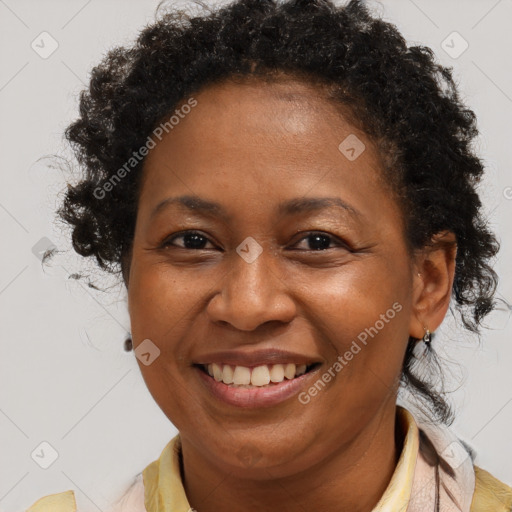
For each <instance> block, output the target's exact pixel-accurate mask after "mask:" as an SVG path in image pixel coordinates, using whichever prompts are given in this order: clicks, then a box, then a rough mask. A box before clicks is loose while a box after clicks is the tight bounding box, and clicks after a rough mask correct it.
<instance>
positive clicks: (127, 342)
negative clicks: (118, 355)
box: [124, 336, 133, 352]
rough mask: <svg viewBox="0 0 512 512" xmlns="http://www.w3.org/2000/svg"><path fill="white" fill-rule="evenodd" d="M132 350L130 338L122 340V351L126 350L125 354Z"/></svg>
mask: <svg viewBox="0 0 512 512" xmlns="http://www.w3.org/2000/svg"><path fill="white" fill-rule="evenodd" d="M132 348H133V342H132V338H131V336H128V337H127V338H126V339H125V340H124V349H125V350H126V352H130V350H132Z"/></svg>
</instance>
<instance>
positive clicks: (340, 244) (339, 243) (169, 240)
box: [160, 230, 351, 252]
mask: <svg viewBox="0 0 512 512" xmlns="http://www.w3.org/2000/svg"><path fill="white" fill-rule="evenodd" d="M186 235H198V236H200V237H202V238H204V239H205V240H207V241H208V242H209V243H212V242H211V240H210V239H209V238H208V237H207V236H205V235H203V234H202V233H201V232H199V231H195V230H189V231H182V232H181V233H178V234H175V235H172V236H171V237H170V238H166V239H165V240H164V241H163V243H162V245H161V246H160V247H161V248H162V249H166V248H168V247H174V248H177V249H184V250H186V251H205V250H208V249H188V248H187V247H180V246H177V245H173V244H172V242H174V240H176V239H178V238H183V237H184V236H186ZM315 235H318V236H322V237H325V238H328V239H330V241H332V242H334V243H336V244H337V246H338V247H341V248H343V249H346V250H348V251H351V248H350V247H349V246H348V244H347V243H345V242H342V241H341V240H339V239H338V238H337V237H335V236H334V235H330V234H328V233H325V232H323V231H310V232H308V233H307V234H306V236H304V237H302V238H301V239H299V240H298V241H297V242H296V244H298V243H299V242H302V241H303V240H306V239H308V238H310V237H313V236H315ZM296 244H295V245H296ZM333 248H334V247H328V248H327V249H309V251H310V252H325V251H328V250H329V249H333Z"/></svg>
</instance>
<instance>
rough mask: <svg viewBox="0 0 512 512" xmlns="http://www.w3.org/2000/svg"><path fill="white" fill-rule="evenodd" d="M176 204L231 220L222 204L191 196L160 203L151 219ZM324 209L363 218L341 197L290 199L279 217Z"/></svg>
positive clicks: (281, 208)
mask: <svg viewBox="0 0 512 512" xmlns="http://www.w3.org/2000/svg"><path fill="white" fill-rule="evenodd" d="M174 204H177V205H178V206H180V207H184V208H186V209H188V210H190V211H192V212H198V213H200V214H203V215H207V216H217V217H219V218H221V219H222V220H224V221H225V222H228V221H229V220H230V218H231V216H230V215H228V213H227V211H226V210H225V209H224V208H223V206H222V205H221V204H219V203H215V202H213V201H208V200H206V199H202V198H200V197H197V196H191V195H184V196H178V197H168V198H167V199H164V200H162V201H160V202H159V203H158V204H157V205H156V207H155V209H154V210H153V211H152V212H151V215H150V218H151V219H152V218H153V217H155V216H156V215H157V214H158V213H159V212H161V211H162V210H164V209H166V208H168V207H169V206H170V205H174ZM324 208H336V209H338V210H342V211H343V212H347V213H349V214H351V215H353V216H355V217H361V216H362V214H361V212H359V211H358V210H357V209H356V208H354V207H353V206H351V205H350V204H348V203H346V202H345V201H343V200H342V199H340V198H339V197H297V198H294V199H289V200H288V201H285V202H283V203H281V204H279V206H278V210H277V213H278V215H279V216H281V217H283V216H287V215H296V214H300V213H307V212H314V211H318V210H322V209H324Z"/></svg>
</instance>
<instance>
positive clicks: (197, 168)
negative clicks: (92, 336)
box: [128, 81, 414, 475]
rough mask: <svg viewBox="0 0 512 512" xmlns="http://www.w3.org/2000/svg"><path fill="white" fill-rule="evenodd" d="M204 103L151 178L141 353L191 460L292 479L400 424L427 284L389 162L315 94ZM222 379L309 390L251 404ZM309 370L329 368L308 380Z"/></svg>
mask: <svg viewBox="0 0 512 512" xmlns="http://www.w3.org/2000/svg"><path fill="white" fill-rule="evenodd" d="M194 99H195V100H196V101H197V105H195V106H194V107H193V108H191V109H190V110H191V111H190V112H189V113H188V114H186V115H185V114H183V112H184V111H182V115H181V116H180V120H179V123H177V124H175V125H174V127H173V128H172V130H169V131H168V133H165V131H164V136H163V137H162V140H161V141H159V142H157V145H156V147H155V148H154V149H152V150H151V151H150V153H149V155H148V156H147V159H146V161H145V166H144V173H145V181H144V185H143V187H142V190H141V195H140V202H139V205H138V216H137V223H136V230H135V235H134V240H133V252H132V259H131V266H130V272H129V286H128V299H129V313H130V318H131V327H132V337H133V344H134V348H135V350H136V353H137V355H138V357H139V365H140V369H141V372H142V375H143V377H144V380H145V382H146V384H147V386H148V388H149V390H150V392H151V394H152V395H153V397H154V399H155V400H156V402H157V403H158V405H159V406H160V407H161V409H162V410H163V412H164V413H165V414H166V415H167V417H168V418H169V419H170V420H171V422H172V423H173V424H174V425H175V426H176V428H178V430H179V431H180V434H181V437H182V440H183V442H184V443H188V444H189V446H193V447H194V449H195V450H196V451H197V452H198V453H201V454H202V456H203V457H205V459H207V460H209V461H210V463H212V464H215V465H217V466H219V467H222V468H224V469H227V470H231V471H232V470H234V469H236V470H237V471H247V472H250V471H252V472H253V473H252V474H256V473H254V472H255V471H257V470H258V468H267V469H269V468H273V469H274V472H273V474H274V475H277V474H282V475H285V474H291V473H292V472H297V471H300V470H301V469H306V468H308V467H311V466H312V465H314V464H317V463H319V462H320V461H322V460H324V459H326V458H327V457H329V456H330V455H332V454H333V452H334V451H335V450H338V449H345V448H348V447H349V446H350V443H351V442H352V441H353V440H354V439H356V438H357V437H358V436H360V435H361V433H362V432H365V431H366V432H367V433H368V437H371V435H372V432H373V433H375V432H376V431H377V430H378V428H379V427H378V425H379V423H380V422H381V421H383V420H384V419H385V418H387V419H389V417H390V415H391V414H392V415H394V412H395V399H396V394H395V392H396V389H397V382H398V380H397V379H398V378H399V376H400V371H401V366H402V361H403V357H404V353H405V348H406V345H407V341H408V336H409V328H410V322H411V316H412V308H411V297H412V284H413V278H412V276H413V274H414V271H413V270H412V262H411V260H410V257H409V254H408V252H407V249H406V243H405V240H404V235H403V233H404V228H403V219H402V216H401V213H400V210H399V208H398V206H397V204H396V203H395V201H394V199H393V197H392V196H391V194H390V191H389V190H388V189H387V187H386V186H384V185H383V183H382V181H381V179H380V178H379V176H380V169H381V167H380V166H381V164H380V161H379V158H378V154H377V153H376V150H375V148H374V146H373V145H372V144H371V143H370V141H369V140H368V139H367V138H366V137H365V134H364V133H361V132H359V131H357V130H356V129H355V128H354V127H353V126H351V125H350V124H348V123H347V122H346V121H344V119H343V118H342V117H340V114H339V113H338V112H336V111H335V110H334V108H333V107H332V106H331V105H330V104H329V103H327V102H325V101H324V100H322V99H321V98H319V97H318V96H317V95H316V94H315V88H313V87H312V86H309V85H305V84H302V83H299V82H293V81H289V82H281V83H275V84H272V85H268V84H267V85H265V84H263V83H260V82H257V81H255V82H252V83H248V84H243V85H242V84H234V83H230V82H225V83H223V84H221V85H216V86H211V87H209V88H206V89H204V90H203V91H202V92H201V93H199V94H197V95H196V96H194ZM191 104H192V103H191ZM194 104H195V103H194ZM186 111H188V109H186ZM347 137H348V139H347ZM343 141H345V142H343ZM340 144H341V147H340ZM363 144H364V146H363ZM182 196H188V197H189V198H193V199H195V200H197V202H196V203H195V204H192V202H191V201H188V203H187V201H184V202H180V200H179V199H178V198H180V197H182ZM313 198H315V200H313ZM328 198H329V202H328V201H327V199H328ZM170 199H174V201H172V202H171V201H170ZM163 201H167V202H166V203H162V202H163ZM206 203H208V204H209V203H216V204H217V205H216V206H214V207H213V206H211V205H210V206H206ZM322 203H324V204H322ZM187 204H188V205H187ZM188 231H194V232H196V233H197V234H196V235H195V236H194V234H190V233H189V234H187V233H186V232H188ZM178 233H179V235H178ZM173 235H177V236H175V238H174V239H172V237H173ZM315 235H316V236H315ZM144 340H150V342H148V341H145V342H144V343H145V345H141V348H140V349H139V350H137V348H138V347H139V345H140V344H141V343H142V342H143V341H144ZM155 346H156V347H157V349H158V350H159V351H160V352H159V354H158V351H157V349H156V348H155ZM140 352H144V353H146V355H145V356H143V357H140V356H141V354H140ZM147 354H149V355H147ZM157 354H158V355H157ZM155 356H157V357H156V358H155ZM148 363H149V364H148ZM209 363H210V364H212V363H217V364H218V366H219V368H220V370H222V368H223V366H229V367H230V368H231V371H234V372H235V374H236V376H237V380H238V379H241V380H240V381H238V382H244V380H243V379H244V378H247V377H248V376H250V377H249V378H253V377H254V382H255V383H256V384H261V383H265V382H268V379H269V377H272V378H273V379H274V380H276V381H278V380H279V379H282V370H284V371H288V372H292V373H291V374H289V376H291V377H292V378H287V377H284V381H283V382H281V383H280V384H277V383H274V382H271V383H269V384H268V385H267V386H266V387H262V386H258V385H255V386H253V387H251V388H246V387H234V386H233V385H232V384H231V385H228V384H224V383H223V382H217V380H216V379H215V376H214V377H210V376H208V375H207V374H206V373H205V371H204V368H202V367H201V366H199V365H208V364H209ZM293 363H295V364H297V366H299V365H302V364H306V365H307V367H308V369H309V367H310V365H313V364H315V366H314V367H313V369H312V370H311V371H308V372H307V373H306V374H304V375H302V376H300V378H293V375H294V373H293V370H294V367H293V366H288V370H287V369H286V365H288V364H293ZM279 364H282V365H284V366H283V368H282V370H281V368H280V367H279ZM236 366H239V367H240V368H241V369H235V367H236ZM255 367H260V368H259V369H258V370H257V371H256V372H255V373H254V374H252V372H253V371H254V368H255ZM212 368H213V367H210V369H212ZM218 371H219V370H216V372H217V374H216V376H217V377H218V375H219V373H218ZM300 371H301V370H300V368H299V373H300ZM224 377H226V380H228V381H229V380H230V379H229V377H230V370H229V369H227V370H226V371H225V373H224ZM259 379H261V380H259ZM227 447H229V450H227V449H226V448H227Z"/></svg>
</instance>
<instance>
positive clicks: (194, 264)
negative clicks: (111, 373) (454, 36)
mask: <svg viewBox="0 0 512 512" xmlns="http://www.w3.org/2000/svg"><path fill="white" fill-rule="evenodd" d="M66 135H67V138H68V140H69V141H70V142H71V143H72V144H73V146H74V148H75V150H76V153H77V157H78V160H79V162H80V164H81V165H82V166H83V169H84V176H83V180H82V181H81V183H79V184H77V185H76V186H70V187H69V189H68V192H67V196H66V198H65V202H64V204H63V206H62V208H61V209H60V211H59V213H60V215H61V217H62V218H63V219H64V220H65V221H66V222H68V223H69V224H70V225H71V226H72V228H73V245H74V248H75V250H76V251H77V252H78V253H79V254H81V255H83V256H94V257H95V258H96V259H97V262H98V264H99V265H100V267H101V268H103V269H105V270H109V271H111V272H119V273H120V275H121V276H122V279H123V281H124V283H125V285H126V288H127V293H128V307H129V314H130V320H131V328H132V333H131V335H132V344H133V348H134V350H135V354H136V356H137V359H138V362H139V366H140V369H141V372H142V375H143V377H144V380H145V382H146V384H147V386H148V389H149V391H150V393H151V394H152V396H153V397H154V399H155V400H156V402H157V403H158V405H159V406H160V407H161V409H162V411H163V412H164V413H165V414H166V415H167V417H168V418H169V420H170V421H171V422H172V423H173V425H175V426H176V427H177V429H178V430H179V435H178V436H176V437H175V438H174V439H172V440H171V441H170V442H169V444H168V445H167V446H166V447H165V448H164V450H163V452H162V454H161V456H160V458H159V459H158V460H156V461H154V462H153V463H151V464H150V465H149V466H147V467H146V468H145V469H144V471H143V472H142V473H141V474H139V475H138V477H137V478H136V480H135V482H134V484H133V486H132V487H131V488H130V489H129V491H128V492H127V493H126V495H125V496H124V497H123V498H122V500H120V502H119V503H118V504H117V508H116V510H123V511H125V512H126V511H127V510H134V511H137V512H138V511H143V510H147V511H148V512H171V511H173V512H187V511H189V510H197V511H199V512H212V511H219V510H223V511H229V512H238V511H244V512H248V511H249V512H250V511H253V510H254V511H256V510H258V511H260V510H265V511H267V510H268V511H274V510H276V511H280V512H282V511H291V510H294V511H296V510H327V511H348V510H350V511H361V512H362V511H405V510H407V511H409V512H411V511H421V512H425V511H448V510H450V511H451V510H461V511H469V510H471V511H472V512H475V511H478V512H480V511H490V510H493V511H506V510H507V511H509V510H512V489H511V488H510V487H509V486H507V485H505V484H504V483H503V482H500V481H499V480H497V479H496V478H495V477H493V476H492V475H490V474H489V473H488V472H486V471H485V470H483V469H481V468H479V467H477V466H475V465H474V464H473V454H472V452H471V449H470V448H469V447H467V446H466V445H465V444H464V443H463V442H462V441H460V440H458V439H457V438H456V437H455V436H454V435H453V434H452V433H451V432H450V431H449V429H448V428H447V426H449V424H450V423H451V421H452V419H453V415H452V411H451V409H450V407H449V405H448V404H447V403H446V402H445V400H444V398H443V394H442V390H441V389H440V388H438V387H437V385H436V384H437V382H438V377H437V375H436V374H435V368H436V364H435V363H436V359H435V351H434V348H433V347H432V340H433V338H432V335H433V333H434V332H435V331H436V329H437V328H438V327H439V325H440V324H441V322H442V321H443V318H444V317H445V315H446V313H447V310H448V307H449V305H450V300H451V299H452V298H453V301H454V304H453V305H454V307H456V308H457V309H458V310H459V311H460V313H461V318H462V321H463V323H464V325H465V327H467V328H468V329H469V330H470V331H472V332H475V333H478V332H479V327H480V324H481V322H482V319H483V318H484V317H485V315H486V314H487V313H488V312H489V311H490V310H491V309H492V308H493V305H494V302H493V298H494V289H495V285H496V276H495V273H494V272H493V270H492V269H491V267H490V264H489V261H490V259H491V258H492V257H493V256H494V255H495V254H496V253H497V250H498V243H497V242H496V239H495V237H494V235H493V234H492V233H491V232H490V231H488V229H487V227H486V225H485V220H484V219H483V216H482V213H481V211H480V208H481V203H480V200H479V197H478V194H477V192H476V186H477V184H478V182H479V180H480V178H481V176H482V174H483V172H484V169H483V166H482V163H481V161H480V160H479V159H478V157H477V156H476V155H474V154H473V153H472V151H471V148H470V146H471V142H472V140H473V139H474V137H475V136H476V135H477V129H476V123H475V116H474V114H473V112H472V111H470V110H468V109H467V108H465V107H464V105H463V104H462V103H461V102H460V100H459V97H458V93H457V90H456V87H455V85H454V82H453V80H452V76H451V73H450V70H449V69H447V68H444V67H442V66H440V65H439V64H437V63H435V60H434V56H433V53H432V51H431V50H430V49H429V48H425V47H420V46H415V47H409V48H408V47H407V45H406V43H405V41H404V39H403V38H402V36H401V35H400V34H399V32H398V31H397V29H396V28H395V27H394V26H393V25H391V24H389V23H386V22H384V21H382V20H380V19H376V18H374V17H372V15H371V14H370V13H369V12H368V10H367V9H366V8H365V7H364V6H363V5H362V3H361V2H360V1H355V0H353V1H351V2H349V3H348V4H347V5H346V6H344V7H336V6H335V5H334V4H332V3H331V2H330V1H329V0H294V1H288V2H280V3H276V2H275V1H274V0H239V1H236V2H233V3H232V4H230V5H228V6H225V7H224V8H222V9H220V10H216V11H211V12H209V13H205V14H204V15H203V16H200V17H195V18H192V19H190V18H187V17H186V16H185V15H183V14H182V15H180V14H178V13H169V14H167V15H165V16H162V18H161V19H160V20H159V21H158V22H157V23H155V24H154V25H152V26H149V27H147V28H145V29H144V30H143V31H142V33H141V34H140V37H139V39H138V41H137V43H136V45H135V46H134V47H133V48H117V49H114V50H112V51H110V53H109V54H108V56H107V57H106V58H105V60H104V61H103V62H102V63H101V64H100V65H99V66H97V67H96V68H94V70H93V73H92V78H91V82H90V87H89V90H88V91H85V92H83V93H82V96H81V104H80V118H79V119H78V120H77V121H76V122H74V123H73V124H72V125H71V126H70V127H69V128H68V130H67V133H66ZM128 348H129V347H128ZM425 369H427V371H424V370H425ZM401 384H402V385H403V386H404V387H405V388H406V389H408V390H409V392H410V394H411V395H412V397H414V399H415V400H416V402H419V403H420V404H421V406H422V407H421V409H422V410H423V411H425V418H427V419H428V417H430V418H431V419H432V420H434V424H432V422H431V421H430V422H429V421H427V419H425V418H423V419H422V414H420V412H418V413H417V414H415V415H413V414H412V412H411V411H410V410H409V409H408V408H406V407H405V406H401V405H397V394H398V390H399V387H400V385H401ZM411 409H412V407H411ZM45 507H46V508H45ZM75 509H76V505H75V501H74V494H73V491H67V492H64V493H61V494H58V495H53V496H48V497H45V498H42V499H41V500H39V501H38V502H37V503H36V504H34V505H33V506H32V507H31V508H30V509H29V510H30V511H31V512H36V511H37V512H39V511H41V510H52V511H59V512H60V511H66V512H67V511H74V510H75Z"/></svg>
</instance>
